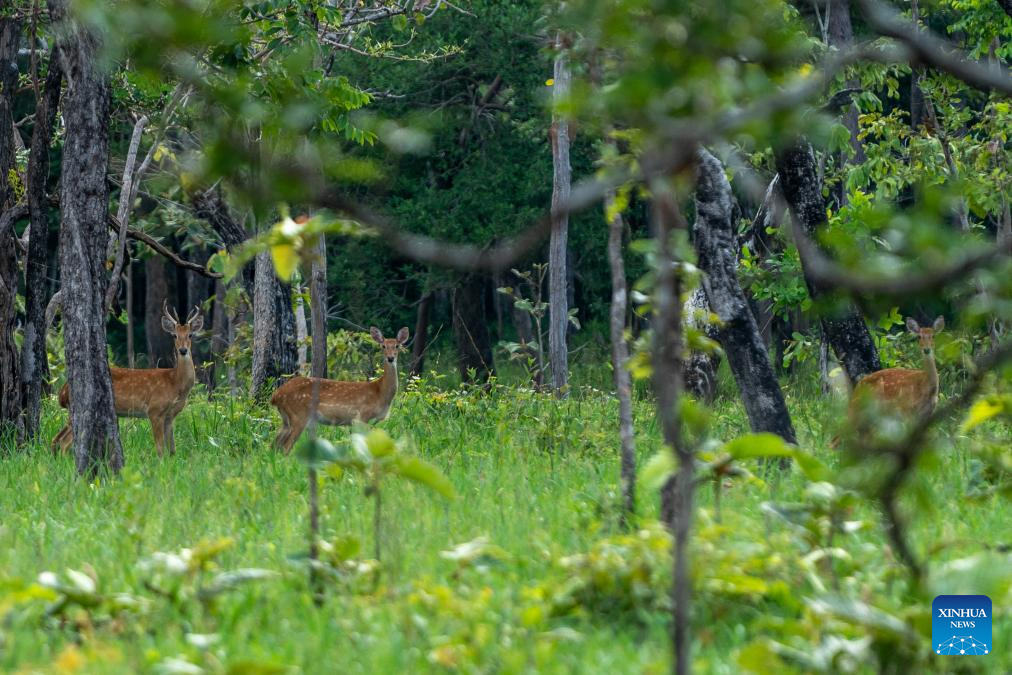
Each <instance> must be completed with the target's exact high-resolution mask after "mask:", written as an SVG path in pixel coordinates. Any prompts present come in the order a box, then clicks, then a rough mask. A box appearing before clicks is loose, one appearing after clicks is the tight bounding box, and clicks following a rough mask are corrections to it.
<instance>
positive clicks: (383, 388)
mask: <svg viewBox="0 0 1012 675" xmlns="http://www.w3.org/2000/svg"><path fill="white" fill-rule="evenodd" d="M379 383H380V397H381V398H382V400H383V403H384V405H390V402H391V401H393V400H394V395H395V394H396V393H397V362H396V361H394V362H393V363H390V362H389V361H387V360H386V359H383V377H381V378H380V380H379Z"/></svg>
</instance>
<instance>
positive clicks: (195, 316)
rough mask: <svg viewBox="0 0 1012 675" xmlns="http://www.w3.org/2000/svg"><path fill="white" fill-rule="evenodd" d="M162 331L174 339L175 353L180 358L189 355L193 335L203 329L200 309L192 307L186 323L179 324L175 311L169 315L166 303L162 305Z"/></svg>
mask: <svg viewBox="0 0 1012 675" xmlns="http://www.w3.org/2000/svg"><path fill="white" fill-rule="evenodd" d="M162 312H163V316H162V329H163V330H164V331H165V332H166V333H168V334H170V335H171V336H172V337H173V338H175V343H176V352H177V353H178V354H179V355H180V356H186V355H187V354H189V353H190V341H191V338H192V337H193V334H194V333H196V332H197V331H199V330H200V329H201V328H203V327H204V317H202V316H201V315H200V308H199V307H194V308H193V311H192V312H191V313H190V316H189V317H188V318H187V319H186V323H179V317H178V316H177V315H176V312H175V310H172V313H171V314H169V307H168V301H166V302H165V303H163V304H162Z"/></svg>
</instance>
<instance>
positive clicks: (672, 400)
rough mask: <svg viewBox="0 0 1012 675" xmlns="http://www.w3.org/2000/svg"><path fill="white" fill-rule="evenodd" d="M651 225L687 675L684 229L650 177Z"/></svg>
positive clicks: (659, 385)
mask: <svg viewBox="0 0 1012 675" xmlns="http://www.w3.org/2000/svg"><path fill="white" fill-rule="evenodd" d="M651 189H652V192H653V195H654V214H653V220H654V228H655V233H656V237H657V287H656V289H655V291H654V306H655V310H654V323H653V327H654V342H653V349H652V351H653V365H654V374H653V385H654V392H655V393H656V395H657V418H658V419H659V420H660V424H661V433H662V435H663V437H664V444H665V446H666V447H668V448H670V449H671V451H672V452H674V453H675V457H676V458H677V460H678V471H677V473H676V474H675V475H674V476H673V477H672V478H671V479H670V480H668V482H667V484H666V485H665V486H664V490H663V492H662V495H661V501H662V504H661V509H662V517H664V518H665V520H666V522H667V523H668V524H669V526H670V527H671V529H672V531H673V532H674V535H675V537H674V538H675V541H674V551H673V554H672V557H673V558H674V567H673V570H672V574H673V583H672V589H671V593H672V600H673V603H672V606H673V610H672V613H673V616H672V622H671V633H672V644H673V646H674V651H675V653H674V658H673V659H672V665H673V668H672V670H673V672H674V673H677V674H678V675H687V673H689V671H690V667H691V663H692V657H691V654H690V653H689V648H690V646H691V644H692V639H691V626H690V616H691V614H690V607H689V604H690V602H691V599H692V586H691V584H692V575H691V571H690V569H689V556H688V544H689V529H690V527H691V525H692V512H693V508H694V506H693V496H694V495H693V493H694V491H695V475H694V474H695V453H694V452H693V450H692V448H691V447H690V446H689V445H688V443H687V442H686V440H685V438H684V437H683V436H682V421H681V418H680V415H679V401H680V399H681V397H682V393H683V385H682V357H681V354H682V349H683V339H682V327H681V322H682V317H681V300H680V297H681V293H682V288H681V280H680V279H679V277H678V274H677V273H676V271H675V265H674V262H675V258H674V245H673V242H672V239H673V238H674V237H673V234H674V230H675V229H676V228H679V229H680V228H683V227H684V220H683V219H682V216H681V214H680V213H678V205H677V203H676V202H675V199H674V195H673V194H672V193H671V186H670V185H669V184H667V183H664V182H662V181H659V180H658V181H655V182H654V184H653V185H652V186H651Z"/></svg>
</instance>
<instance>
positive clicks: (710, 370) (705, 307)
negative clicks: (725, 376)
mask: <svg viewBox="0 0 1012 675" xmlns="http://www.w3.org/2000/svg"><path fill="white" fill-rule="evenodd" d="M682 314H683V316H684V317H685V320H684V324H685V327H686V328H689V327H691V328H695V329H696V330H698V331H700V332H702V333H703V334H704V335H706V336H707V337H708V338H710V339H712V340H717V341H719V335H718V332H717V328H716V327H715V326H713V325H711V324H710V323H709V322H708V321H707V320H706V319H705V318H704V317H707V316H709V314H710V302H709V300H707V299H706V291H705V290H704V288H703V287H702V286H700V287H699V288H697V289H696V290H694V291H692V293H691V294H690V295H689V298H688V299H687V300H686V301H685V305H684V306H683V307H682ZM701 315H702V316H701ZM760 337H761V336H760ZM719 367H720V356H719V355H717V354H713V353H707V352H702V351H698V350H692V351H690V352H689V354H688V356H687V357H686V359H685V365H684V367H683V368H682V373H683V377H684V382H685V391H686V393H688V394H691V395H692V396H694V397H695V398H696V399H697V400H700V401H703V402H705V403H708V404H709V403H713V400H714V398H716V396H717V369H718V368H719Z"/></svg>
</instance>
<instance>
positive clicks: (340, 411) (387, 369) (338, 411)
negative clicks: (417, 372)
mask: <svg viewBox="0 0 1012 675" xmlns="http://www.w3.org/2000/svg"><path fill="white" fill-rule="evenodd" d="M369 334H370V335H371V336H372V338H373V339H374V340H375V341H376V342H378V343H379V344H380V346H381V347H382V348H383V375H382V376H381V377H379V378H377V379H375V380H369V381H365V382H342V381H338V380H325V379H323V378H318V377H302V376H297V377H293V378H292V379H291V380H289V381H288V382H286V383H284V384H283V385H281V386H280V387H278V390H277V391H276V392H274V396H272V397H271V405H273V406H274V407H275V408H277V409H278V412H279V413H281V431H280V432H278V436H277V438H276V439H275V441H274V445H275V446H276V447H278V448H279V449H281V450H284V452H285V454H286V455H287V454H288V453H289V452H291V450H292V445H294V444H295V441H296V440H298V438H299V436H300V435H301V434H302V431H303V429H305V428H306V425H307V424H308V423H309V419H310V414H311V412H310V408H311V407H312V405H313V388H314V383H315V384H317V385H318V393H317V396H318V402H317V408H316V421H317V422H319V423H320V424H328V425H337V426H346V425H349V424H351V423H352V422H356V421H361V422H372V421H375V420H382V419H385V418H386V416H387V413H389V412H390V404H391V403H392V402H393V400H394V396H395V395H396V394H397V355H398V353H400V352H401V351H402V350H403V349H404V343H406V342H407V341H408V329H407V328H406V327H405V328H401V329H400V330H399V331H398V332H397V337H396V338H393V339H389V338H384V337H383V334H382V333H381V332H380V330H379V329H378V328H376V327H375V326H373V327H372V328H370V329H369Z"/></svg>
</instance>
